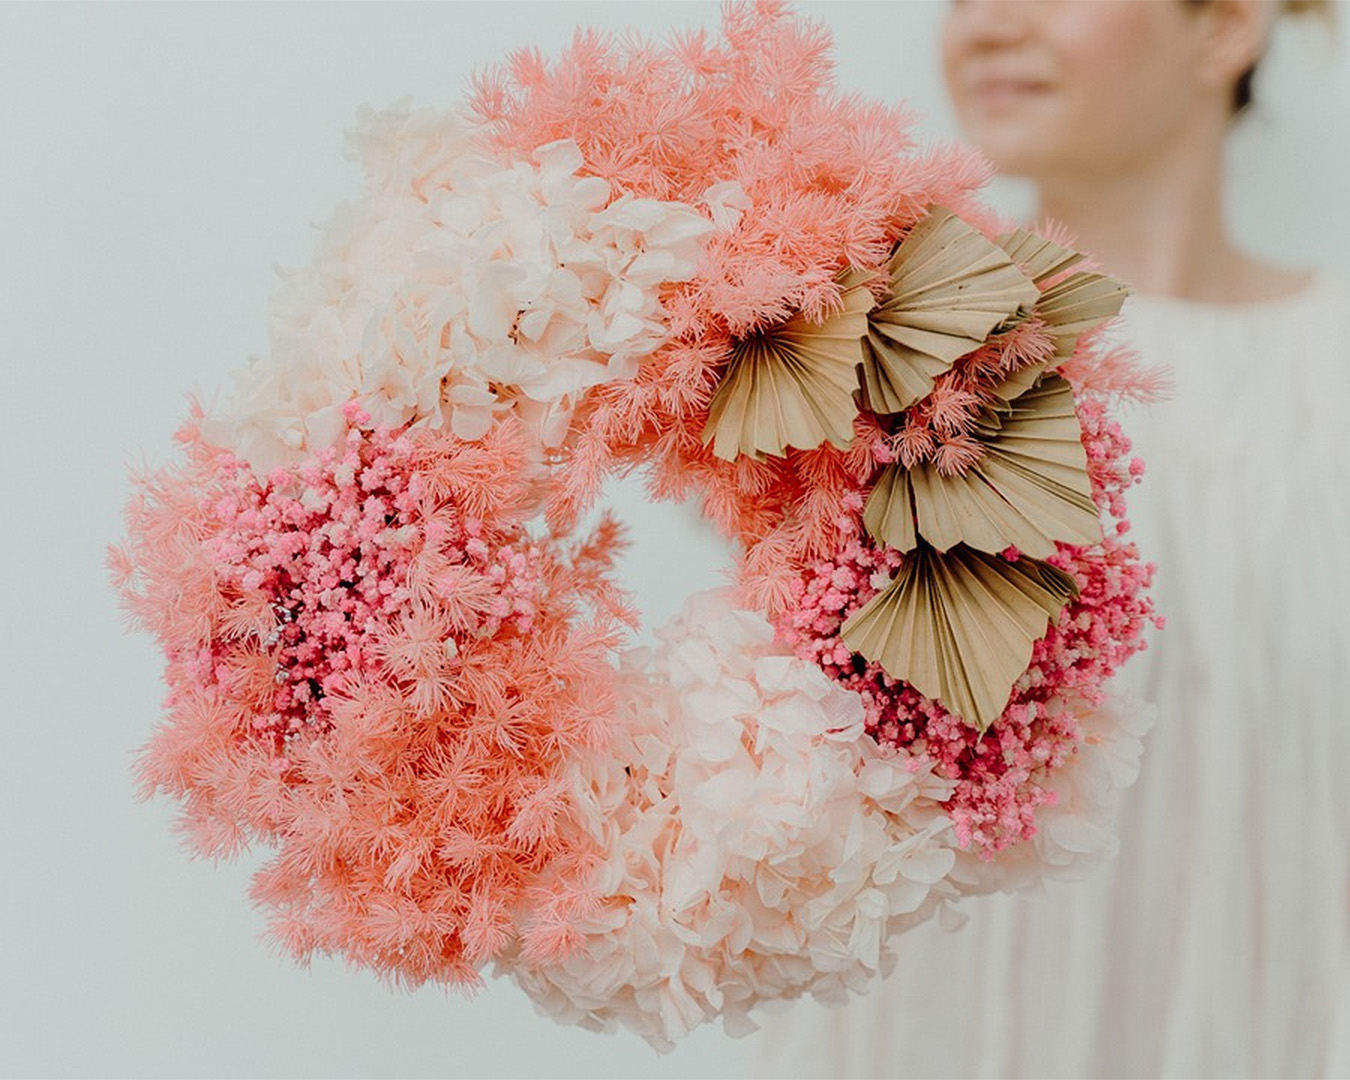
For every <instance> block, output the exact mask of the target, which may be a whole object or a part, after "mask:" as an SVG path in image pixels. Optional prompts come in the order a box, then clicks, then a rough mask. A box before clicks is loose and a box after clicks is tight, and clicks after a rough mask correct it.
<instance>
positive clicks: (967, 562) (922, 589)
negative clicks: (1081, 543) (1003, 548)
mask: <svg viewBox="0 0 1350 1080" xmlns="http://www.w3.org/2000/svg"><path fill="white" fill-rule="evenodd" d="M1076 593H1077V586H1076V584H1075V582H1074V580H1073V578H1072V577H1070V576H1069V575H1068V574H1066V573H1064V572H1063V571H1061V570H1059V569H1057V568H1055V567H1053V566H1050V565H1049V564H1047V563H1042V562H1039V561H1037V560H1034V559H1022V560H1019V561H1018V562H1008V561H1007V560H1005V559H1002V558H1000V557H998V556H997V555H988V554H986V553H984V552H980V551H975V550H973V549H971V548H966V547H958V548H954V549H952V550H951V551H947V552H937V551H935V550H934V549H932V548H930V547H928V546H927V545H920V546H919V547H917V548H916V549H915V550H914V551H913V552H911V553H910V554H909V555H908V556H906V559H905V563H904V565H902V566H901V568H900V571H899V573H897V575H896V576H895V578H894V579H893V580H892V581H891V583H890V584H889V585H887V586H886V588H884V589H883V590H882V591H881V592H879V593H878V594H877V595H876V596H874V597H873V598H872V599H871V600H869V601H868V602H867V603H866V604H865V605H864V606H863V607H862V608H860V609H859V610H858V611H857V612H855V613H854V614H853V615H852V616H851V617H850V618H849V619H848V620H847V621H846V622H845V623H844V626H843V629H842V631H841V638H842V640H843V642H844V644H845V645H847V646H848V648H849V649H851V650H853V651H854V652H856V653H859V654H860V655H862V656H863V657H865V658H866V659H868V660H871V661H874V662H876V663H878V664H880V665H881V666H882V668H883V669H884V670H885V671H886V673H887V674H888V675H890V676H891V677H892V678H895V679H902V680H904V681H905V682H907V683H909V684H910V685H911V686H913V687H914V688H915V689H916V690H918V691H919V692H920V693H921V694H923V695H925V696H926V697H929V698H933V699H935V700H937V701H939V702H941V703H942V705H943V706H944V707H945V708H946V709H947V710H948V711H950V712H952V713H954V714H956V715H957V716H960V717H961V718H962V719H963V720H964V721H965V722H966V723H968V724H970V725H971V726H972V727H974V728H976V730H978V731H981V732H983V731H985V730H987V729H988V727H989V726H990V725H991V724H992V723H993V722H994V721H995V720H997V719H998V717H999V715H1000V714H1001V713H1002V711H1003V708H1004V706H1006V705H1007V702H1008V698H1009V696H1010V695H1011V692H1012V687H1013V685H1014V683H1015V682H1016V681H1017V679H1018V677H1019V676H1020V675H1021V674H1022V672H1023V671H1025V670H1026V667H1027V664H1028V662H1029V661H1030V659H1031V653H1032V649H1033V648H1034V647H1035V644H1036V642H1037V641H1038V640H1039V639H1040V638H1041V637H1043V636H1044V634H1045V631H1046V627H1047V625H1048V624H1049V622H1050V620H1052V619H1054V618H1057V617H1058V615H1059V612H1060V611H1061V609H1062V608H1063V607H1064V605H1065V604H1066V603H1067V602H1068V601H1069V599H1070V598H1071V597H1073V596H1074V595H1076Z"/></svg>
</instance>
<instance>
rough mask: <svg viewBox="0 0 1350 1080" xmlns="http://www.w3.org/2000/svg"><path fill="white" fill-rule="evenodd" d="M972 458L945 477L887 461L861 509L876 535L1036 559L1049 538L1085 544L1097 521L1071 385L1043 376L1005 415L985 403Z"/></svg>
mask: <svg viewBox="0 0 1350 1080" xmlns="http://www.w3.org/2000/svg"><path fill="white" fill-rule="evenodd" d="M977 437H978V438H979V439H980V441H981V442H983V443H984V454H983V456H982V457H981V458H980V460H979V461H978V462H976V463H975V464H974V465H972V466H970V467H969V468H968V469H967V470H966V471H965V472H964V473H962V474H960V475H944V474H943V473H941V472H939V471H938V469H937V467H936V466H935V465H933V464H932V463H931V462H925V463H923V464H921V465H918V466H916V467H914V468H912V469H905V468H903V467H902V466H899V465H891V466H888V467H887V468H886V469H885V470H884V471H883V472H882V474H881V476H880V478H879V479H878V480H877V482H876V484H875V486H874V487H873V488H872V492H871V494H870V495H869V496H868V499H867V505H866V506H865V507H864V510H863V523H864V524H865V525H866V527H867V530H868V532H869V533H870V534H871V535H872V536H873V537H874V538H875V539H876V540H878V541H879V542H881V543H883V544H885V545H887V546H888V547H893V548H897V549H898V550H900V551H908V550H910V549H911V548H913V547H914V546H915V544H916V543H917V540H918V537H922V538H923V539H924V540H926V541H927V542H928V543H929V544H932V545H933V546H934V547H935V548H937V549H938V550H939V551H948V550H951V549H952V548H955V547H956V546H957V545H959V544H964V545H967V546H969V547H972V548H975V549H977V550H979V551H983V552H987V553H990V554H996V553H998V552H1000V551H1003V550H1004V549H1005V548H1009V547H1015V548H1017V549H1018V550H1019V551H1020V552H1022V553H1023V554H1024V555H1030V556H1032V557H1034V558H1038V559H1041V558H1045V557H1046V556H1048V555H1050V554H1052V553H1053V552H1054V550H1055V544H1056V543H1057V542H1061V543H1067V544H1092V543H1096V542H1097V541H1098V540H1100V539H1101V521H1100V515H1099V511H1098V509H1097V504H1096V503H1095V502H1093V500H1092V484H1091V481H1090V479H1089V478H1088V473H1087V454H1086V452H1085V451H1084V449H1083V441H1082V428H1081V426H1080V424H1079V422H1078V416H1077V414H1076V413H1075V411H1074V405H1073V390H1072V388H1071V387H1070V386H1069V384H1068V382H1067V381H1066V380H1065V379H1063V378H1062V377H1061V376H1059V375H1055V374H1050V375H1045V376H1044V377H1043V378H1042V379H1041V380H1040V382H1039V383H1038V384H1037V385H1035V386H1033V387H1032V388H1031V389H1029V390H1027V391H1026V392H1024V393H1023V394H1021V395H1020V396H1019V397H1017V398H1016V399H1015V400H1014V401H1013V402H1012V404H1011V405H1010V406H1009V408H1008V410H1007V412H1006V413H995V412H993V411H990V412H989V413H987V414H986V418H985V423H984V425H983V426H982V427H981V428H980V429H979V430H978V431H977Z"/></svg>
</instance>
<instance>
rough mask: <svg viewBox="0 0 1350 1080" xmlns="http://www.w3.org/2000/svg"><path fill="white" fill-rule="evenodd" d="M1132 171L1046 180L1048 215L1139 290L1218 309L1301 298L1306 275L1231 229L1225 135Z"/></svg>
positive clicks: (1043, 211)
mask: <svg viewBox="0 0 1350 1080" xmlns="http://www.w3.org/2000/svg"><path fill="white" fill-rule="evenodd" d="M1195 134H1196V136H1197V137H1196V138H1194V139H1192V140H1190V141H1188V142H1187V143H1185V144H1184V145H1181V146H1178V147H1174V148H1172V149H1171V150H1170V151H1169V152H1167V153H1165V154H1164V153H1160V154H1157V155H1155V156H1154V157H1152V158H1150V159H1148V160H1145V161H1141V162H1139V163H1137V164H1136V165H1135V166H1134V167H1131V168H1125V169H1122V168H1115V169H1113V170H1112V171H1110V172H1107V171H1100V172H1095V171H1094V172H1091V173H1087V172H1084V173H1081V174H1067V173H1064V172H1061V173H1058V174H1056V175H1055V176H1054V177H1052V178H1048V179H1043V180H1041V182H1039V183H1038V186H1037V193H1038V196H1039V200H1040V205H1039V214H1040V216H1042V217H1045V218H1050V219H1052V220H1055V221H1058V222H1060V223H1061V224H1063V225H1065V226H1066V227H1067V228H1068V229H1069V230H1070V231H1071V232H1073V234H1074V235H1075V237H1076V239H1077V243H1078V244H1079V246H1080V247H1081V248H1082V249H1083V250H1084V251H1090V252H1092V253H1093V255H1094V256H1095V257H1096V259H1097V260H1098V262H1099V263H1100V264H1101V266H1102V268H1103V269H1104V270H1106V271H1108V272H1110V273H1111V274H1113V275H1115V276H1116V277H1119V278H1121V279H1123V280H1124V281H1126V282H1128V283H1129V284H1130V285H1131V286H1132V287H1133V289H1134V290H1135V292H1137V293H1142V294H1144V295H1151V296H1171V297H1178V298H1181V299H1187V300H1199V301H1205V302H1209V303H1218V304H1237V303H1249V302H1253V301H1261V300H1271V299H1276V298H1278V297H1281V296H1287V295H1290V294H1292V293H1295V292H1297V291H1298V290H1299V289H1301V288H1302V287H1303V286H1304V285H1305V284H1306V283H1307V275H1306V274H1299V273H1293V272H1291V271H1288V270H1285V269H1282V268H1280V267H1276V266H1272V265H1269V264H1267V263H1264V262H1261V261H1260V260H1257V259H1253V258H1251V257H1250V256H1248V255H1245V254H1243V253H1242V252H1240V251H1239V250H1238V249H1237V248H1236V247H1235V246H1234V244H1233V243H1232V240H1231V239H1230V237H1229V235H1228V229H1227V227H1226V225H1225V223H1224V212H1223V204H1222V195H1221V193H1222V191H1223V180H1224V177H1223V132H1217V133H1209V134H1208V137H1207V136H1206V133H1195Z"/></svg>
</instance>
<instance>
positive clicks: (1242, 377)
mask: <svg viewBox="0 0 1350 1080" xmlns="http://www.w3.org/2000/svg"><path fill="white" fill-rule="evenodd" d="M1295 6H1298V7H1304V8H1309V7H1318V6H1324V5H1317V4H1307V3H1303V4H1298V5H1291V4H1287V3H1286V4H1284V5H1279V4H1277V3H1275V2H1273V0H1272V2H1261V0H1158V2H1154V3H1142V2H1138V0H1097V2H1094V3H1082V2H1077V3H1075V2H1068V3H1053V2H1039V0H1036V2H1024V3H1013V2H1007V0H1004V2H986V0H957V2H956V3H954V4H952V6H951V7H950V8H949V11H948V15H947V18H946V23H945V28H944V35H943V67H944V74H945V77H946V80H947V85H948V90H949V92H950V94H951V96H952V98H953V101H954V104H955V107H956V111H957V114H958V117H959V119H960V121H961V123H962V125H963V127H964V128H965V130H966V131H967V133H968V134H969V135H970V137H971V138H972V140H973V141H974V142H975V144H976V145H977V146H978V147H980V148H981V149H982V150H983V151H984V152H985V154H986V155H987V156H988V157H989V158H990V159H991V160H992V161H993V163H994V165H995V166H996V167H997V168H998V169H999V170H1001V171H1002V172H1004V173H1008V174H1012V175H1018V176H1023V177H1028V178H1030V179H1031V180H1032V181H1033V183H1034V186H1035V190H1036V193H1037V196H1038V201H1039V206H1038V216H1039V217H1041V218H1048V219H1053V220H1055V221H1058V222H1060V223H1062V224H1063V225H1064V226H1065V227H1067V228H1068V229H1069V230H1070V231H1071V232H1072V233H1074V234H1075V236H1076V240H1077V246H1078V247H1079V248H1080V249H1081V250H1086V251H1091V252H1093V253H1094V254H1095V255H1096V257H1097V259H1098V261H1099V262H1100V263H1101V265H1102V266H1103V267H1104V268H1105V269H1106V270H1107V271H1109V272H1110V273H1112V274H1114V275H1115V276H1118V277H1120V278H1123V279H1124V280H1126V281H1127V282H1129V283H1130V284H1131V285H1132V287H1133V289H1134V291H1135V295H1134V296H1133V297H1132V299H1131V300H1130V301H1129V302H1128V303H1127V305H1126V308H1125V312H1124V319H1123V323H1122V330H1121V333H1122V334H1123V335H1124V336H1125V337H1126V338H1127V339H1128V340H1129V342H1130V343H1131V344H1132V345H1133V346H1134V347H1135V348H1136V349H1137V351H1138V352H1139V354H1140V355H1141V357H1142V358H1143V360H1144V361H1145V363H1146V364H1148V365H1150V366H1152V365H1163V366H1165V367H1166V368H1168V369H1169V370H1170V376H1171V382H1172V391H1171V394H1170V396H1169V397H1168V398H1167V399H1166V400H1165V401H1163V402H1161V403H1159V404H1155V405H1152V406H1150V407H1148V408H1147V409H1132V410H1130V411H1129V412H1127V414H1126V415H1125V416H1124V418H1123V421H1124V424H1125V427H1126V431H1127V433H1128V434H1130V435H1131V437H1132V438H1133V440H1134V443H1135V449H1136V450H1137V451H1138V452H1139V454H1140V455H1141V456H1142V457H1143V458H1144V459H1145V462H1146V465H1147V470H1148V471H1147V473H1146V475H1145V478H1144V482H1143V484H1142V485H1141V486H1140V487H1138V488H1136V489H1135V490H1134V492H1133V493H1132V495H1133V498H1132V501H1131V503H1130V516H1131V519H1132V521H1133V522H1134V526H1135V536H1136V538H1137V541H1138V543H1139V546H1140V548H1141V551H1142V552H1143V553H1144V555H1145V557H1146V558H1148V559H1150V560H1152V561H1154V562H1155V563H1156V564H1157V567H1158V569H1157V576H1156V578H1155V583H1154V590H1153V592H1154V596H1155V599H1156V602H1157V604H1158V607H1159V610H1160V611H1161V612H1162V614H1163V615H1164V616H1165V617H1166V619H1167V625H1166V628H1165V630H1163V631H1162V632H1161V633H1160V634H1158V635H1156V636H1155V638H1154V639H1153V642H1152V646H1151V648H1150V649H1149V650H1148V651H1147V652H1145V653H1143V654H1141V655H1140V656H1138V657H1136V658H1135V659H1134V660H1133V661H1131V663H1130V664H1129V665H1127V667H1126V670H1125V672H1124V673H1123V676H1122V680H1123V681H1124V682H1125V683H1126V684H1127V687H1128V688H1129V689H1131V690H1133V691H1135V692H1137V693H1138V694H1139V695H1140V696H1142V697H1143V698H1145V699H1148V700H1151V701H1152V702H1154V703H1156V706H1157V708H1158V713H1159V715H1158V719H1157V721H1156V724H1155V726H1154V729H1153V731H1152V733H1151V734H1150V736H1149V738H1148V741H1147V745H1146V750H1145V754H1144V760H1143V769H1142V775H1141V778H1140V780H1139V782H1138V783H1137V784H1136V785H1135V787H1134V788H1132V789H1131V790H1130V791H1128V792H1126V793H1125V798H1124V800H1123V805H1122V807H1121V812H1120V821H1119V830H1120V837H1121V841H1120V852H1119V855H1118V857H1117V858H1116V859H1115V860H1113V861H1112V862H1111V863H1109V864H1108V865H1107V866H1106V867H1104V868H1102V869H1099V870H1097V871H1096V872H1095V874H1094V876H1093V877H1091V878H1090V879H1089V880H1087V881H1083V882H1074V883H1060V882H1053V883H1049V884H1047V885H1046V886H1045V888H1044V889H1043V890H1042V891H1041V892H1039V893H1035V894H1031V895H1020V896H1014V897H1007V896H1001V895H1000V896H993V897H984V898H978V899H975V900H972V901H969V902H967V904H966V905H963V906H965V907H966V910H967V912H968V921H967V923H966V925H965V926H964V927H963V928H962V929H961V930H960V931H959V932H957V933H951V932H948V931H946V930H943V929H942V928H940V927H939V926H937V925H935V924H927V925H925V926H922V927H920V928H918V929H917V930H914V931H911V932H910V933H907V934H904V935H902V936H901V937H900V938H898V939H897V941H896V946H897V951H898V954H899V963H898V967H897V972H896V974H895V975H893V976H892V977H891V978H890V979H889V980H888V981H886V982H884V983H882V984H881V985H880V986H878V987H875V988H874V989H873V992H872V993H870V994H868V995H865V996H861V997H859V998H856V999H854V1000H853V1001H852V1002H850V1003H849V1004H848V1005H847V1006H846V1007H844V1008H839V1009H824V1008H820V1007H816V1011H815V1012H814V1013H813V1012H811V1011H810V1008H809V1007H808V1009H806V1010H803V1011H798V1012H789V1013H787V1014H786V1015H785V1017H783V1018H782V1019H777V1018H772V1019H770V1021H769V1028H770V1030H769V1031H768V1032H767V1033H766V1035H765V1037H764V1038H763V1041H762V1043H761V1044H760V1045H761V1047H762V1048H763V1053H762V1059H763V1063H764V1065H765V1067H766V1069H767V1071H768V1072H769V1073H771V1074H773V1075H794V1076H806V1075H827V1076H850V1075H860V1076H1007V1077H1011V1076H1301V1077H1311V1076H1347V1075H1350V855H1348V848H1347V836H1350V833H1348V832H1347V825H1350V783H1347V782H1346V780H1345V779H1344V777H1343V775H1342V774H1343V770H1344V762H1345V761H1346V760H1347V751H1350V722H1348V721H1350V704H1347V703H1348V702H1350V647H1348V646H1347V636H1346V633H1345V630H1344V626H1345V619H1346V613H1347V611H1350V568H1347V555H1350V547H1348V546H1347V541H1346V537H1347V535H1350V483H1347V480H1346V477H1347V475H1350V436H1347V433H1346V432H1347V424H1346V422H1345V419H1344V413H1345V409H1346V403H1347V402H1350V283H1347V282H1346V281H1345V280H1344V279H1343V278H1341V277H1339V276H1337V275H1336V274H1332V273H1327V272H1309V271H1306V270H1297V269H1289V268H1285V267H1280V266H1276V265H1272V264H1271V263H1269V262H1266V261H1264V260H1262V259H1258V258H1255V257H1253V256H1252V255H1249V254H1247V253H1245V252H1244V251H1242V250H1240V249H1239V248H1238V247H1237V246H1236V245H1235V243H1234V241H1233V239H1232V237H1231V235H1230V233H1229V231H1228V229H1227V227H1226V226H1225V222H1224V216H1223V200H1222V194H1223V190H1224V178H1225V177H1224V151H1225V143H1226V141H1227V139H1228V136H1229V133H1230V131H1231V130H1232V128H1233V127H1234V125H1235V123H1237V122H1238V118H1239V117H1240V115H1241V113H1242V112H1244V111H1245V110H1246V109H1247V108H1248V106H1249V104H1250V100H1251V93H1252V72H1253V70H1254V68H1255V66H1256V64H1257V62H1258V60H1259V59H1260V56H1261V54H1262V52H1263V50H1264V48H1265V45H1266V42H1267V40H1268V37H1269V35H1270V33H1271V28H1272V21H1273V20H1274V19H1275V18H1276V17H1277V16H1278V15H1279V14H1281V9H1285V10H1288V9H1291V8H1292V7H1295Z"/></svg>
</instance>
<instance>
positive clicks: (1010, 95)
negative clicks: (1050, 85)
mask: <svg viewBox="0 0 1350 1080" xmlns="http://www.w3.org/2000/svg"><path fill="white" fill-rule="evenodd" d="M1045 92H1046V90H1045V87H1043V86H1041V85H1039V84H1037V83H1019V82H996V83H984V84H981V85H979V86H976V87H975V88H974V89H973V90H972V96H973V97H974V99H975V100H976V101H977V102H979V103H980V104H981V105H983V106H985V107H986V108H1002V107H1007V106H1014V105H1021V104H1024V103H1025V102H1028V101H1032V100H1034V99H1036V98H1039V97H1041V96H1042V95H1043V94H1044V93H1045Z"/></svg>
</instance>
